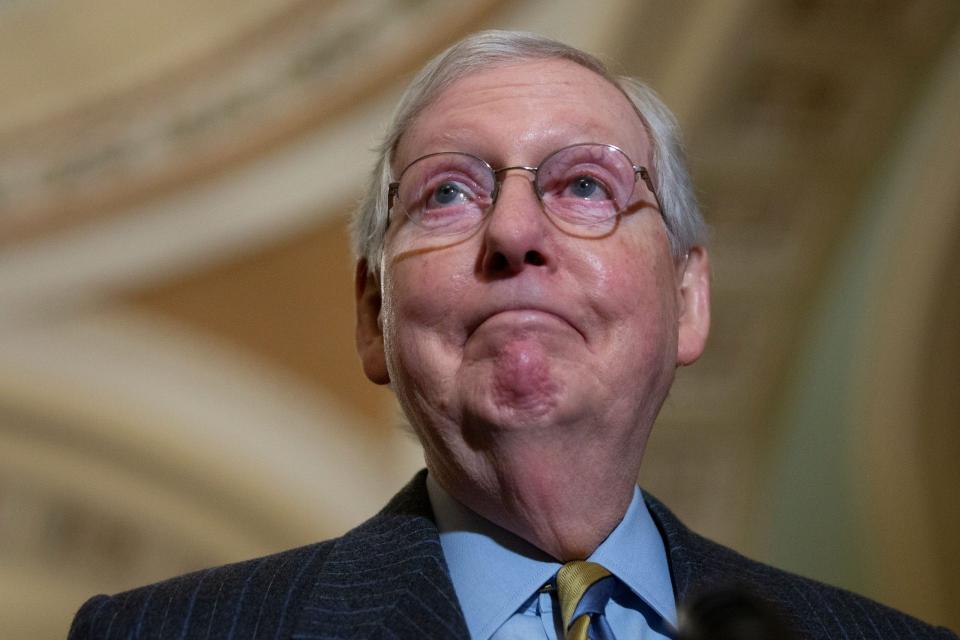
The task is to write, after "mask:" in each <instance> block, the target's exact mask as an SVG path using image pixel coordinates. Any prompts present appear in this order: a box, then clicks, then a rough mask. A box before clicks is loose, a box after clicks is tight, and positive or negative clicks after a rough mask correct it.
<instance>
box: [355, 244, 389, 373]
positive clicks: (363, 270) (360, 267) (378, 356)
mask: <svg viewBox="0 0 960 640" xmlns="http://www.w3.org/2000/svg"><path fill="white" fill-rule="evenodd" d="M354 294H355V296H356V300H357V353H358V354H359V355H360V362H361V363H362V364H363V372H364V373H365V374H366V375H367V377H368V378H370V381H371V382H374V383H376V384H388V383H389V382H390V374H389V373H387V359H386V356H385V354H384V351H383V329H382V328H381V326H380V305H381V299H380V283H379V282H377V279H376V277H374V275H373V274H372V273H370V270H369V269H368V268H367V261H366V260H364V259H360V260H359V261H358V262H357V272H356V275H355V278H354Z"/></svg>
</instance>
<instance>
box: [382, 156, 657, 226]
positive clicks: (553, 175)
mask: <svg viewBox="0 0 960 640" xmlns="http://www.w3.org/2000/svg"><path fill="white" fill-rule="evenodd" d="M512 170H519V171H529V172H530V173H532V174H533V177H534V179H533V181H532V182H533V186H534V191H535V192H536V194H537V198H538V199H539V200H540V202H541V204H542V206H543V209H544V211H545V212H546V213H547V215H548V217H550V218H552V219H553V220H554V221H555V222H556V223H558V224H560V225H570V226H572V227H574V228H575V229H573V230H572V231H573V233H577V234H583V233H586V234H587V235H594V234H596V235H602V234H604V233H606V232H608V231H609V230H610V229H611V228H612V227H613V225H614V224H615V220H616V219H617V216H619V215H620V214H622V213H625V212H627V210H628V208H629V207H630V200H631V198H632V197H633V191H634V186H635V183H636V181H637V176H639V177H640V178H642V179H643V182H644V184H645V185H646V186H647V189H649V190H650V193H651V194H652V195H653V198H654V201H655V202H656V204H657V207H658V209H660V211H661V214H662V209H663V208H662V207H661V206H660V201H659V199H658V198H657V194H656V191H655V190H654V188H653V183H652V181H651V180H650V174H649V173H648V172H647V169H646V168H645V167H642V166H638V165H635V164H633V162H632V161H631V160H630V158H629V157H627V154H626V153H624V152H623V151H622V150H621V149H619V148H617V147H615V146H613V145H609V144H594V143H588V144H575V145H571V146H569V147H564V148H562V149H560V150H558V151H554V152H553V153H551V154H550V155H548V156H547V157H546V158H544V159H543V161H542V162H541V163H540V165H539V166H537V167H527V166H514V167H503V168H501V169H494V168H493V167H491V166H490V164H488V163H487V162H486V161H484V160H482V159H481V158H478V157H476V156H474V155H471V154H469V153H461V152H458V151H444V152H440V153H431V154H429V155H426V156H423V157H422V158H418V159H416V160H414V161H413V162H411V163H410V164H409V165H408V166H407V168H406V169H404V170H403V172H402V173H401V174H400V178H399V180H397V182H393V183H391V184H390V187H389V190H388V192H387V196H388V208H389V211H390V213H391V217H392V215H393V213H394V212H395V211H398V210H399V211H401V212H402V213H403V214H404V215H406V216H407V218H408V219H409V220H410V221H411V222H412V223H413V224H414V225H415V227H416V229H417V230H419V231H420V232H422V233H424V234H427V235H430V236H456V235H461V234H467V233H470V232H472V231H473V230H475V229H476V228H477V227H479V226H480V224H481V222H482V221H483V219H484V218H485V216H486V215H487V213H488V212H489V211H490V210H491V209H492V208H493V205H494V204H495V203H496V201H497V195H498V194H499V192H500V185H501V183H502V181H503V179H504V178H503V175H504V174H505V173H506V172H507V171H512ZM641 206H642V203H641ZM638 208H639V207H638Z"/></svg>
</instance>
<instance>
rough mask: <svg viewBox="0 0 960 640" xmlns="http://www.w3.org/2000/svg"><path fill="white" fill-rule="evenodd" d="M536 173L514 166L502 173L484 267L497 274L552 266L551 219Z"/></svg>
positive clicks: (488, 226)
mask: <svg viewBox="0 0 960 640" xmlns="http://www.w3.org/2000/svg"><path fill="white" fill-rule="evenodd" d="M535 189H536V187H535V185H534V179H533V174H531V173H527V172H526V171H524V170H515V171H514V170H511V171H509V172H507V173H505V174H503V175H502V177H501V182H500V190H499V193H498V195H497V200H496V203H494V205H493V210H492V211H490V213H489V214H488V216H489V219H488V220H487V223H486V227H485V229H484V236H483V255H482V256H481V262H480V265H481V269H482V270H483V272H484V273H485V274H486V275H487V276H489V277H493V278H497V277H504V276H511V275H514V274H517V273H519V272H521V271H523V270H524V269H525V268H528V267H552V266H553V257H552V251H551V250H550V247H549V245H550V242H551V238H550V233H549V229H548V228H547V226H549V224H550V222H549V220H547V217H546V216H545V215H544V213H543V211H542V209H541V206H542V205H541V204H540V199H539V198H538V197H537V194H536V191H535Z"/></svg>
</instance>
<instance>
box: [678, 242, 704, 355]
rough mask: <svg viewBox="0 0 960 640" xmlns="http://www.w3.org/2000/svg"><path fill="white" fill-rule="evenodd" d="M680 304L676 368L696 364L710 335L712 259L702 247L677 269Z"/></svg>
mask: <svg viewBox="0 0 960 640" xmlns="http://www.w3.org/2000/svg"><path fill="white" fill-rule="evenodd" d="M677 282H678V289H677V297H678V301H679V311H680V313H679V315H678V318H677V322H678V333H677V366H685V365H688V364H693V363H694V362H696V361H697V358H699V357H700V354H702V353H703V349H704V347H705V346H706V344H707V335H708V334H709V333H710V259H709V257H708V256H707V250H706V249H705V248H703V247H692V248H691V249H690V253H688V254H687V257H686V258H685V259H684V260H683V261H682V262H681V263H680V264H678V265H677Z"/></svg>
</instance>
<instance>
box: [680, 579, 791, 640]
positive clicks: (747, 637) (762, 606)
mask: <svg viewBox="0 0 960 640" xmlns="http://www.w3.org/2000/svg"><path fill="white" fill-rule="evenodd" d="M679 618H680V625H679V626H680V629H679V635H678V636H677V640H794V635H793V634H792V633H791V632H790V630H789V629H788V628H787V626H786V625H785V624H784V623H783V621H782V620H781V618H780V615H779V614H778V613H777V612H776V610H775V609H774V608H773V607H772V606H771V605H770V604H768V603H767V602H765V601H763V600H761V599H760V598H758V597H756V596H754V595H753V594H751V593H749V592H748V591H745V590H743V589H723V590H718V591H709V592H706V593H702V594H700V595H699V596H697V597H696V598H693V599H692V600H690V601H688V602H687V603H685V604H684V605H682V606H681V607H680V612H679Z"/></svg>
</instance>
